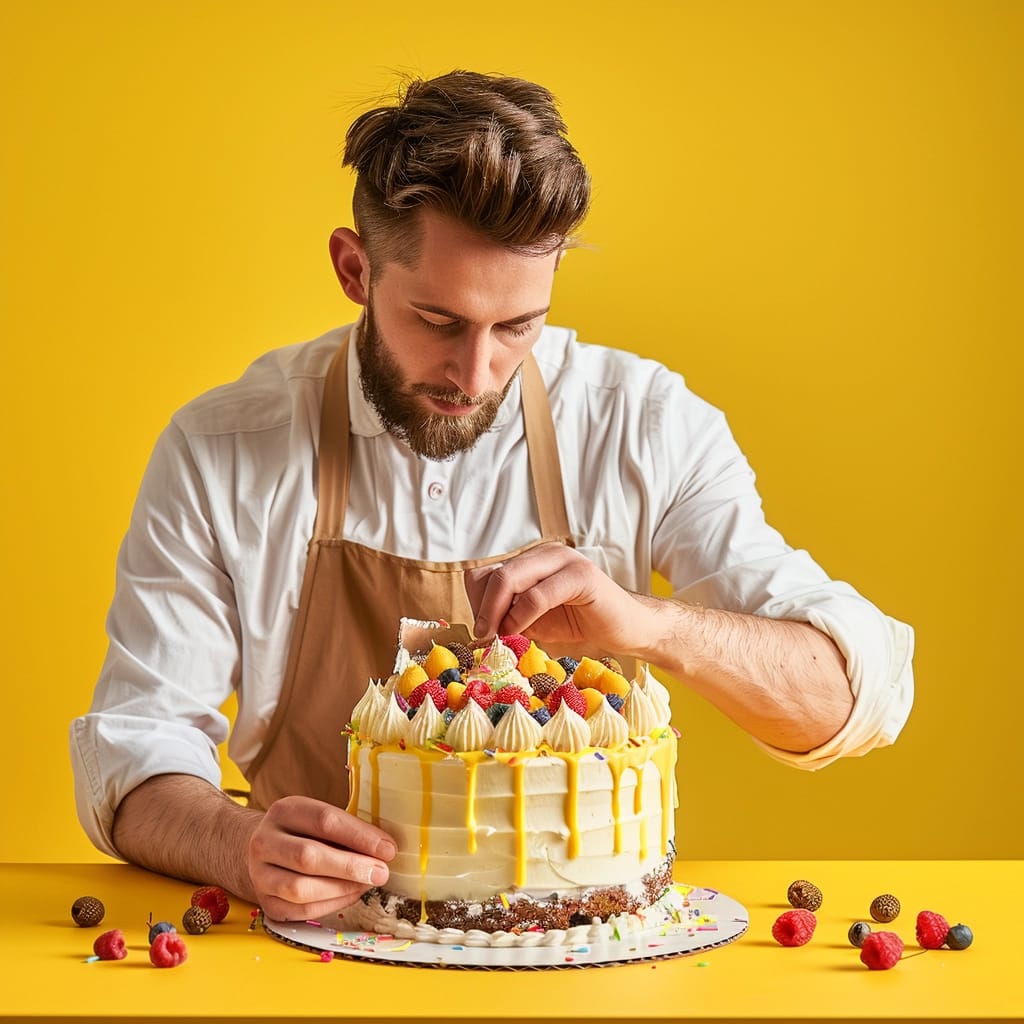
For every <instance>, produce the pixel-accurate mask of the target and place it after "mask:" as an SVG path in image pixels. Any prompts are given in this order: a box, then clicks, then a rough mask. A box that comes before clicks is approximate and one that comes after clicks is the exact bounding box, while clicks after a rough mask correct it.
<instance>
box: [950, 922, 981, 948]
mask: <svg viewBox="0 0 1024 1024" xmlns="http://www.w3.org/2000/svg"><path fill="white" fill-rule="evenodd" d="M973 941H974V932H972V931H971V929H970V928H968V927H967V925H965V924H955V925H953V927H952V928H950V929H949V934H948V935H947V936H946V945H947V946H949V948H950V949H966V948H967V947H968V946H969V945H970V944H971V943H972V942H973Z"/></svg>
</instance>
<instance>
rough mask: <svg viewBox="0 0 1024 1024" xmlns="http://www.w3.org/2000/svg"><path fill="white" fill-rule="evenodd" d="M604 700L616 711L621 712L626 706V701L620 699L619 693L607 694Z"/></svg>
mask: <svg viewBox="0 0 1024 1024" xmlns="http://www.w3.org/2000/svg"><path fill="white" fill-rule="evenodd" d="M604 699H605V700H606V701H608V703H609V704H611V706H612V707H613V708H614V709H615V710H616V711H621V710H622V705H623V704H625V703H626V702H625V700H623V698H622V697H620V696H619V695H618V694H617V693H606V694H605V695H604Z"/></svg>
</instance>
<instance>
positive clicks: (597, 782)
mask: <svg viewBox="0 0 1024 1024" xmlns="http://www.w3.org/2000/svg"><path fill="white" fill-rule="evenodd" d="M444 634H445V629H444V627H442V626H440V624H438V626H437V629H436V632H435V633H434V634H432V637H431V643H429V644H427V649H426V650H425V651H424V652H422V653H420V652H411V651H408V650H405V649H402V650H400V651H399V656H398V660H397V662H396V664H395V668H394V670H393V672H392V675H391V676H390V678H388V679H387V681H386V682H382V683H376V682H372V681H371V683H370V684H369V686H368V687H367V689H366V692H365V693H364V695H363V697H362V698H361V699H360V700H359V702H358V704H357V705H356V707H355V708H354V709H353V712H352V720H351V723H350V724H349V727H348V729H347V732H348V736H349V756H348V771H349V775H350V793H351V798H350V802H349V806H348V810H349V812H350V813H352V814H355V815H357V816H359V817H361V818H363V819H364V820H366V821H370V822H373V823H374V824H375V825H378V826H379V827H380V828H382V829H384V830H385V831H386V832H388V833H389V834H390V835H391V836H392V837H393V838H394V839H395V841H396V843H397V844H398V854H397V855H396V857H395V858H394V860H393V861H392V862H391V864H390V865H389V867H390V876H389V879H388V882H387V885H386V887H384V888H381V889H374V890H371V891H370V892H369V893H368V894H367V896H366V897H364V900H363V902H362V903H361V904H357V906H356V907H355V908H352V910H351V912H348V913H351V914H353V915H355V918H356V921H355V923H356V926H357V927H361V928H364V929H366V930H376V931H385V932H391V933H393V934H395V933H396V930H397V929H399V928H401V927H405V928H410V927H413V928H417V929H426V930H429V929H442V928H447V929H459V930H462V931H474V932H478V933H491V934H492V935H493V934H494V933H500V934H501V935H506V933H512V932H515V931H526V930H528V929H534V930H536V929H566V928H569V927H570V926H576V925H578V924H579V923H580V922H587V923H589V922H590V921H591V920H592V919H594V918H599V919H601V920H606V919H608V918H609V917H612V916H615V915H621V914H636V913H640V912H641V911H643V910H644V909H645V908H647V907H650V906H651V905H652V904H654V903H655V902H656V901H657V900H658V898H659V897H660V896H661V895H662V894H663V893H664V891H665V890H666V889H667V888H668V887H669V886H670V885H671V883H672V863H673V860H674V845H673V839H674V809H675V806H676V802H677V801H676V788H675V778H674V772H675V763H676V736H677V733H676V732H675V730H673V729H672V727H671V725H670V717H671V712H670V708H669V699H668V691H667V690H666V689H665V687H664V686H662V684H661V683H659V682H658V681H657V680H656V679H655V678H654V677H653V676H652V675H651V674H650V672H649V671H648V670H647V669H646V667H644V668H642V669H641V670H640V671H638V672H637V674H636V678H635V679H634V680H633V681H632V682H630V683H629V684H628V689H627V692H626V694H625V697H624V698H622V697H620V696H619V695H618V694H617V693H614V692H613V693H610V694H609V695H608V696H609V697H610V696H614V697H616V698H617V703H618V707H616V705H615V704H614V703H612V702H611V701H610V700H609V699H607V697H606V696H605V695H604V694H603V691H600V690H599V689H598V688H597V687H594V686H590V687H588V689H589V690H590V694H591V695H592V696H591V699H586V698H584V697H583V696H581V694H580V689H579V687H578V686H577V684H576V683H575V682H574V681H573V676H572V671H570V666H571V667H572V670H573V671H575V669H576V668H577V666H578V665H583V666H584V667H585V669H586V674H587V675H588V680H587V681H588V682H592V681H597V680H599V679H600V677H601V674H602V673H609V672H611V671H612V670H610V669H609V668H608V667H607V666H605V665H602V664H600V663H599V662H598V661H597V660H596V659H591V658H584V659H580V661H578V662H577V661H575V660H574V659H566V660H564V661H563V662H556V661H554V660H553V659H552V658H551V657H549V655H548V653H547V652H546V651H544V650H541V649H540V648H538V647H537V645H536V644H535V643H532V642H531V643H529V644H526V645H524V644H523V642H522V638H515V639H513V638H505V637H496V638H494V640H492V641H490V642H489V643H487V642H485V643H479V642H477V643H475V644H473V645H472V646H473V648H475V649H476V650H477V651H478V652H481V653H479V654H478V656H477V657H476V658H474V665H473V667H472V668H468V669H465V670H464V673H463V683H455V682H453V683H451V684H450V685H449V687H448V690H447V692H446V696H447V708H448V709H450V710H446V711H445V713H444V714H443V715H442V714H439V713H438V707H437V706H435V702H434V701H433V700H422V701H421V702H420V704H419V706H418V707H417V708H416V709H415V712H412V711H410V713H409V714H408V715H407V714H405V713H403V712H402V711H401V710H400V708H399V705H398V703H397V696H398V695H400V694H401V693H402V690H403V689H405V688H406V687H408V683H409V681H410V679H412V678H416V674H415V673H414V672H413V671H412V669H413V667H414V666H415V667H419V666H420V665H421V664H422V662H423V661H425V660H426V658H428V657H429V658H430V659H431V666H430V667H431V668H436V666H438V665H441V664H445V663H447V662H448V661H449V660H451V658H456V659H459V658H460V657H461V662H460V663H461V664H462V665H464V664H465V661H466V659H465V647H466V645H464V644H460V646H459V647H457V648H456V649H454V650H452V649H448V651H447V655H446V654H445V653H442V652H443V651H445V650H446V645H445V636H444ZM506 639H508V640H510V641H512V644H513V646H509V645H508V644H506V643H505V640H506ZM517 648H518V649H519V652H518V653H517V650H516V649H517ZM550 665H557V666H558V670H559V671H562V670H564V671H565V673H566V678H565V681H564V682H563V683H560V684H559V685H558V686H555V687H552V686H551V684H552V682H554V680H553V679H552V677H551V675H550V673H548V672H538V671H537V667H538V666H545V667H546V666H550ZM595 665H596V666H597V668H596V669H595V668H594V666H595ZM598 670H599V671H598ZM619 678H624V677H621V676H620V677H619ZM532 679H536V680H537V683H538V688H537V689H536V690H535V689H534V688H533V687H532V685H531V682H532ZM613 682H615V683H616V685H615V687H614V689H619V688H620V687H619V685H618V683H617V681H613ZM461 686H464V687H465V688H464V690H462V691H461V692H458V697H457V699H456V700H455V701H454V702H453V700H452V698H453V696H454V695H453V693H452V690H453V689H455V688H457V687H461ZM410 693H411V691H410ZM412 703H413V702H412V701H410V704H412ZM495 704H500V705H502V707H501V708H500V709H499V710H501V714H500V715H498V714H494V713H493V712H492V713H491V714H488V708H493V707H494V705H495ZM534 708H538V709H542V710H544V711H546V712H547V714H546V715H545V717H544V718H543V719H540V718H539V717H538V714H539V712H537V711H534V710H533V709H534ZM350 919H351V918H350Z"/></svg>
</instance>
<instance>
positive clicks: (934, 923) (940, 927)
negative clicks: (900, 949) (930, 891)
mask: <svg viewBox="0 0 1024 1024" xmlns="http://www.w3.org/2000/svg"><path fill="white" fill-rule="evenodd" d="M915 931H916V932H917V944H918V945H919V946H922V947H923V948H924V949H942V947H943V945H944V944H945V941H946V936H947V935H948V934H949V922H948V921H947V920H946V919H945V918H944V917H943V916H942V915H941V914H936V913H935V912H934V911H933V910H922V911H921V913H919V914H918V915H917V928H916V929H915Z"/></svg>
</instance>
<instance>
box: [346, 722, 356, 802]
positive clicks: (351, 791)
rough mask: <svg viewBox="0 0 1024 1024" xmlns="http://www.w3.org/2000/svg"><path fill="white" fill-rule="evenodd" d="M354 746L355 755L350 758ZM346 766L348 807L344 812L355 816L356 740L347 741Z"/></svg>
mask: <svg viewBox="0 0 1024 1024" xmlns="http://www.w3.org/2000/svg"><path fill="white" fill-rule="evenodd" d="M353 745H355V748H356V754H355V757H353V756H352V747H353ZM348 749H349V753H348V766H349V769H350V774H349V777H348V806H347V807H346V808H345V811H346V812H347V813H348V814H355V813H356V811H357V810H358V809H359V743H358V741H357V740H354V739H350V740H349V741H348Z"/></svg>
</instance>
